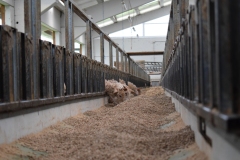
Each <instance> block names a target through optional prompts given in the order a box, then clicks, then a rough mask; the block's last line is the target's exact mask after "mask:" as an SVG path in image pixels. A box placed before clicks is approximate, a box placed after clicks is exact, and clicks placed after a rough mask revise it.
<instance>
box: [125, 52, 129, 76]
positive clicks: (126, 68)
mask: <svg viewBox="0 0 240 160" xmlns="http://www.w3.org/2000/svg"><path fill="white" fill-rule="evenodd" d="M127 58H128V57H127V54H126V53H125V72H126V73H127V72H128V63H127Z"/></svg>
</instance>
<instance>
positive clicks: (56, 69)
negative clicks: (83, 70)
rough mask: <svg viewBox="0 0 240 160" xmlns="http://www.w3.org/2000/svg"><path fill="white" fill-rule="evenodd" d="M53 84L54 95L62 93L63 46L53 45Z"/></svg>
mask: <svg viewBox="0 0 240 160" xmlns="http://www.w3.org/2000/svg"><path fill="white" fill-rule="evenodd" d="M53 57H54V58H53V81H54V83H53V85H54V87H53V88H54V96H55V97H61V96H63V95H64V48H63V47H61V46H53Z"/></svg>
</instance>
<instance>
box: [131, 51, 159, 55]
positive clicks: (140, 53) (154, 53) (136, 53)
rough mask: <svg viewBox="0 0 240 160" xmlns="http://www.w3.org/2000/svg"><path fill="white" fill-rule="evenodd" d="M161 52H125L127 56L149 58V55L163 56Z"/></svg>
mask: <svg viewBox="0 0 240 160" xmlns="http://www.w3.org/2000/svg"><path fill="white" fill-rule="evenodd" d="M163 53H164V52H163V51H162V52H127V55H129V56H149V55H163Z"/></svg>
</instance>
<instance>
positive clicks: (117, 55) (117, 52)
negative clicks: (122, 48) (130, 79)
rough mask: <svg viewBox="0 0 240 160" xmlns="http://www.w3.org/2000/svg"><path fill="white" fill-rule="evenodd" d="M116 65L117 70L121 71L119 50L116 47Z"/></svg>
mask: <svg viewBox="0 0 240 160" xmlns="http://www.w3.org/2000/svg"><path fill="white" fill-rule="evenodd" d="M116 65H117V69H119V50H118V48H117V47H116Z"/></svg>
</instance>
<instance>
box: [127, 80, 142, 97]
mask: <svg viewBox="0 0 240 160" xmlns="http://www.w3.org/2000/svg"><path fill="white" fill-rule="evenodd" d="M128 87H129V88H130V89H131V90H133V95H134V96H138V95H140V94H141V90H140V88H137V87H136V85H134V84H133V83H131V82H128Z"/></svg>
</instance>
